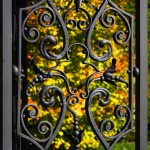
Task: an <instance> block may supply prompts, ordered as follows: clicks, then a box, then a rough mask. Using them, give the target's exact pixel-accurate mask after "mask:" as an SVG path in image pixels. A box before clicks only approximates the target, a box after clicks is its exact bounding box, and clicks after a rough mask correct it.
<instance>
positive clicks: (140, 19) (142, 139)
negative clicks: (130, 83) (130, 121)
mask: <svg viewBox="0 0 150 150" xmlns="http://www.w3.org/2000/svg"><path fill="white" fill-rule="evenodd" d="M147 14H148V0H139V1H136V65H137V67H138V68H139V70H140V75H139V77H137V80H136V150H147V149H148V127H147V126H148V124H147V123H148V122H147V120H148V117H147V114H148V113H147V107H148V103H147V74H148V52H147V49H148V46H147V45H148V43H147V42H148V40H147V39H148V31H147V23H148V22H147V19H148V16H147Z"/></svg>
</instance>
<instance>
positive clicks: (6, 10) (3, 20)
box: [0, 0, 12, 150]
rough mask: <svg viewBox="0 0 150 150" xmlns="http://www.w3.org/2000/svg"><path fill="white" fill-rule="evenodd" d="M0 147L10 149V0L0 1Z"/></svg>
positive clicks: (3, 149) (4, 149) (5, 149)
mask: <svg viewBox="0 0 150 150" xmlns="http://www.w3.org/2000/svg"><path fill="white" fill-rule="evenodd" d="M0 61H1V63H0V70H1V73H0V119H1V121H0V132H1V134H0V136H1V138H0V139H1V140H0V149H2V150H12V1H11V0H1V1H0Z"/></svg>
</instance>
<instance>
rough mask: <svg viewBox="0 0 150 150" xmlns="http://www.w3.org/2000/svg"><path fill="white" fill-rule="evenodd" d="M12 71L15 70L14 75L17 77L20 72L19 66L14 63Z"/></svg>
mask: <svg viewBox="0 0 150 150" xmlns="http://www.w3.org/2000/svg"><path fill="white" fill-rule="evenodd" d="M12 71H13V76H14V77H15V78H16V77H17V76H18V74H19V70H18V67H17V66H15V65H13V68H12Z"/></svg>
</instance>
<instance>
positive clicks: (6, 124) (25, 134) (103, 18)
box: [2, 0, 147, 150]
mask: <svg viewBox="0 0 150 150" xmlns="http://www.w3.org/2000/svg"><path fill="white" fill-rule="evenodd" d="M7 2H8V1H6V0H5V1H3V4H4V5H3V21H4V24H3V25H2V26H3V35H4V36H5V37H6V38H5V37H2V39H3V44H2V45H3V54H6V49H7V50H8V51H9V50H10V46H9V45H7V44H6V41H7V39H8V42H9V44H11V41H12V40H11V36H10V37H8V36H7V35H8V34H7V33H6V32H5V31H6V24H7V25H8V22H7V21H8V20H7V19H10V18H11V17H10V16H9V15H8V16H7V15H6V8H10V7H11V6H10V3H7ZM146 2H147V1H144V3H139V4H137V8H140V9H139V11H141V9H143V7H145V6H146ZM86 4H87V5H89V6H90V7H91V8H93V10H95V15H94V16H91V15H90V12H88V11H87V10H85V9H84V7H83V5H86ZM6 5H8V6H6ZM72 5H74V7H71V6H72ZM42 9H43V10H45V11H42ZM9 10H11V9H9ZM61 10H63V11H64V14H63V13H61V14H60V11H61ZM71 11H74V12H76V13H79V12H83V13H84V15H85V16H86V19H88V21H85V20H80V19H79V20H75V19H69V20H67V19H68V18H67V15H68V14H69V13H70V12H71ZM139 11H137V12H138V14H139ZM146 11H147V9H146V7H145V11H143V13H141V15H140V16H139V19H137V21H138V23H139V25H141V26H140V27H139V26H138V25H137V30H138V29H139V28H140V29H141V30H140V32H138V34H137V35H139V36H138V37H137V41H138V42H137V48H140V49H142V48H145V50H142V51H140V50H139V52H140V53H138V52H137V58H140V60H141V61H137V62H138V63H137V67H138V68H139V69H140V76H139V77H138V81H139V84H140V87H142V88H144V89H145V90H144V92H143V90H141V89H139V88H138V87H137V89H139V91H138V93H137V95H138V96H137V99H140V105H139V104H137V118H138V115H139V116H140V117H139V119H137V129H139V128H140V129H141V130H140V132H137V133H138V134H137V135H138V136H143V135H145V134H146V131H147V127H146V115H147V114H146V100H145V101H144V103H143V99H146V97H145V95H146V94H145V92H146V86H145V84H146V83H145V82H146V77H147V65H146V64H147V61H146V59H145V56H146V55H147V51H146V50H147V47H146V46H145V45H146V41H147V36H146V31H147V28H146V23H145V22H146ZM8 12H9V11H8ZM107 12H113V13H112V14H111V15H108V14H107ZM9 14H10V12H9ZM16 14H17V15H18V16H17V15H16V16H17V17H18V18H17V17H16V18H17V19H16V21H17V28H19V31H18V33H19V34H18V44H19V45H18V48H16V47H15V48H16V49H17V52H16V50H15V53H18V56H17V57H18V62H17V63H16V66H17V67H16V66H13V71H14V72H13V73H14V78H15V83H16V82H17V84H18V87H17V88H18V90H16V91H17V134H18V137H17V140H16V139H15V141H14V143H16V141H18V142H17V143H18V145H17V146H15V148H17V149H35V148H36V149H37V148H38V149H43V150H44V149H45V150H46V149H50V146H51V144H52V143H55V140H56V137H57V134H58V131H59V130H62V129H61V127H62V125H63V121H64V119H65V117H66V114H67V113H68V112H70V113H71V114H72V117H73V124H70V125H69V126H70V127H71V128H72V130H71V131H69V130H68V131H66V130H65V131H64V130H62V131H63V134H64V136H66V137H68V139H69V140H70V143H71V144H73V147H74V149H79V148H80V143H81V141H82V138H83V137H84V132H85V130H87V128H86V127H81V124H80V119H81V118H80V116H79V114H78V113H77V112H76V111H75V110H74V109H73V108H72V107H71V106H72V105H75V104H76V105H79V102H80V101H81V99H82V100H84V101H85V107H84V112H85V114H86V118H87V121H88V125H89V126H91V128H92V131H93V132H94V134H95V138H96V139H97V140H99V141H100V142H101V143H102V145H103V147H104V148H105V149H112V148H113V146H114V145H115V143H117V142H118V141H119V140H121V138H122V137H123V136H124V135H126V134H127V133H129V132H130V131H131V130H132V126H133V118H132V117H133V75H134V76H138V74H139V73H138V72H139V70H138V68H136V67H135V68H133V17H132V15H130V14H128V13H127V12H125V11H123V10H122V9H121V8H120V7H118V6H116V5H115V4H114V3H113V2H112V1H111V0H104V1H103V2H102V3H101V4H100V6H98V7H95V6H93V5H91V4H90V3H89V2H88V1H80V0H79V1H75V3H74V2H73V1H70V3H68V5H67V6H65V7H59V8H58V7H56V6H55V3H53V1H51V0H42V1H40V2H39V3H36V4H34V3H32V6H30V7H26V8H19V14H18V13H17V11H16ZM31 14H32V15H35V16H37V21H38V23H39V26H40V28H48V27H51V26H57V30H59V31H61V32H60V35H61V38H60V39H58V37H57V36H56V37H55V36H54V35H52V34H51V33H50V34H48V35H43V33H41V30H40V28H39V27H38V28H36V27H34V21H33V27H31V26H28V24H27V22H28V20H29V19H32V17H31V16H32V15H31ZM6 16H7V17H6ZM143 16H145V17H143ZM5 17H6V18H5ZM115 18H121V20H122V22H123V23H124V24H125V30H124V29H123V30H122V31H117V32H115V33H114V35H113V36H112V37H111V38H112V39H111V40H110V39H109V38H103V37H105V35H100V36H101V38H100V40H99V42H98V43H96V44H97V48H98V49H100V50H102V49H103V48H105V47H106V50H105V51H103V50H102V51H103V53H100V54H99V55H96V54H95V51H93V45H92V37H93V33H95V30H96V24H97V22H99V24H100V26H102V27H103V28H106V29H107V30H108V31H109V28H112V27H114V25H115V23H116V22H115ZM137 18H138V15H137ZM116 20H117V19H116ZM10 21H11V19H10ZM143 23H144V24H143ZM8 29H10V30H7V31H8V32H10V33H12V32H11V27H10V26H9V25H8ZM74 29H75V30H76V29H78V30H81V31H83V35H84V33H85V32H86V36H85V39H84V40H83V41H84V42H83V41H73V42H72V41H70V37H69V32H70V30H74ZM15 30H16V29H15ZM142 31H145V32H142ZM140 36H141V39H140V38H139V37H140ZM142 37H143V38H142ZM59 40H60V41H61V42H62V43H63V44H62V45H63V46H62V47H61V50H60V51H58V52H57V53H56V52H55V51H51V50H50V49H51V48H54V47H55V46H57V43H58V42H59ZM143 40H144V41H143ZM112 41H113V42H112ZM15 42H16V41H15ZM16 43H17V42H16ZM30 43H32V44H35V45H36V44H37V45H38V46H39V50H37V51H38V52H37V53H38V57H41V58H42V60H43V61H44V59H45V61H49V62H50V63H53V62H54V61H55V62H56V63H55V66H54V67H52V68H48V69H46V70H45V69H43V67H41V66H40V63H39V62H38V59H37V58H36V57H37V53H36V52H34V50H33V51H32V52H30V51H28V50H29V47H30ZM112 43H113V44H112ZM114 43H115V44H117V45H127V46H128V52H129V54H128V57H127V58H128V62H129V64H128V70H125V72H124V73H125V74H126V73H127V74H126V75H125V77H120V76H119V75H118V74H117V73H116V69H117V63H118V61H119V57H116V56H115V55H114V52H115V50H114ZM7 46H8V47H7ZM75 46H76V47H80V48H79V49H80V50H81V49H82V50H83V52H82V53H83V54H82V55H84V58H83V60H82V61H81V63H82V64H84V65H86V66H90V68H92V69H93V70H94V72H93V73H91V74H90V75H89V76H88V77H87V79H86V82H85V83H84V84H85V89H84V91H82V92H79V88H78V89H77V88H76V87H75V86H74V87H73V89H72V88H71V86H72V85H73V84H72V83H71V82H70V79H69V78H68V74H67V72H65V71H64V70H61V69H59V67H58V66H59V65H61V64H63V63H64V62H69V61H71V58H70V56H71V53H72V51H73V50H72V49H74V47H75ZM6 47H7V48H6ZM35 51H36V50H35ZM33 53H34V54H33ZM29 54H32V55H29ZM138 54H140V55H138ZM11 55H12V54H11V53H9V52H8V55H3V60H4V62H3V67H2V70H3V75H2V78H3V89H2V91H3V111H2V112H3V113H2V114H3V117H2V118H3V128H2V130H3V133H4V136H3V140H2V142H3V149H11V148H10V147H12V145H11V141H12V140H13V139H12V137H11V134H10V132H11V122H12V120H11V117H10V114H9V113H8V111H6V109H9V110H11V107H10V105H12V104H11V102H10V103H9V102H8V101H9V100H10V97H9V96H10V95H11V92H12V88H11V73H9V72H10V71H11V69H10V66H11V65H12V63H11V62H10V61H11V58H10V56H11ZM6 56H8V57H6ZM114 56H115V57H114ZM88 59H90V60H91V61H90V62H89V61H88ZM5 62H6V64H5ZM106 62H108V65H106V66H107V67H105V68H103V67H102V68H99V66H97V64H100V63H101V64H104V63H106ZM141 64H145V67H142V65H141ZM5 69H6V70H5ZM29 70H33V71H34V74H30V72H29ZM7 74H8V75H7ZM98 74H100V76H97V75H98ZM6 75H7V76H6ZM9 75H10V76H9ZM17 76H18V78H16V77H17ZM95 76H96V77H95ZM142 76H144V82H143V79H142ZM6 77H7V79H8V80H6V79H5V78H6ZM55 77H56V78H55ZM53 78H55V80H57V81H59V79H57V78H61V80H63V82H64V83H65V86H66V90H65V92H64V91H63V90H64V88H63V87H58V85H55V84H48V83H46V82H47V80H51V79H53ZM6 81H9V83H10V86H9V88H7V90H8V93H9V92H10V93H9V94H8V93H7V92H6V86H7V87H8V85H9V84H8V83H6ZM95 82H96V83H97V82H99V83H98V84H99V86H98V87H96V88H93V89H92V88H91V87H90V86H91V84H93V83H95ZM137 83H138V82H137ZM70 85H71V86H70ZM107 85H112V86H117V85H119V86H118V88H122V87H123V86H122V85H126V88H127V89H125V91H127V92H128V95H129V99H128V102H127V104H125V103H124V104H120V105H118V106H115V109H114V112H113V113H114V117H115V118H116V119H118V120H119V119H122V118H123V120H125V123H124V125H123V127H122V128H120V130H119V129H118V130H117V132H116V134H115V135H111V136H108V134H105V133H106V132H108V133H109V132H111V131H113V130H115V124H114V122H113V120H111V119H110V118H104V119H101V120H95V116H94V114H93V111H92V106H93V104H94V103H95V101H96V100H97V103H98V105H99V107H102V108H104V109H105V108H106V107H107V106H108V105H110V104H112V100H111V97H112V95H113V92H114V91H110V89H107V88H108V87H107ZM137 85H138V84H137ZM35 87H36V88H35ZM35 90H36V93H34V92H35ZM32 93H34V94H37V96H36V99H38V101H40V104H39V105H36V104H35V102H34V101H32V102H29V99H30V97H32ZM6 97H7V98H6ZM95 99H96V100H95ZM8 103H9V104H8ZM6 105H7V106H6ZM56 106H57V107H59V108H60V109H59V113H58V114H59V117H58V121H56V122H55V123H54V124H51V122H50V119H51V117H50V119H47V120H45V119H44V118H43V120H42V121H39V122H36V123H37V125H36V126H32V125H31V124H29V121H30V120H34V119H36V118H37V117H38V115H39V110H40V109H39V107H44V108H49V107H50V108H52V107H54V108H56ZM141 108H142V111H143V112H144V114H143V113H142V112H141ZM45 110H46V109H45ZM138 110H139V112H140V113H138ZM14 112H15V111H14ZM143 116H145V117H143ZM6 117H8V118H9V121H8V120H7V121H6ZM14 118H15V117H14ZM141 119H143V123H141ZM139 125H140V126H139ZM35 127H36V128H37V133H38V134H33V133H31V131H30V128H35ZM6 128H7V129H8V130H7V129H6ZM8 132H9V133H8ZM138 136H137V137H138ZM6 137H7V139H12V140H8V141H7V139H6ZM144 137H145V138H142V139H138V138H137V141H138V142H137V146H140V149H143V148H144V149H147V146H146V141H147V139H146V136H144ZM24 139H26V140H27V141H28V142H25V141H24ZM22 142H23V143H22ZM6 143H9V144H6ZM25 143H26V144H27V145H25ZM22 144H23V145H22ZM7 146H10V147H9V148H6V147H7ZM25 146H26V147H25ZM137 149H138V148H137Z"/></svg>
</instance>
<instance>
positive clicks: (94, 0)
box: [27, 0, 150, 150]
mask: <svg viewBox="0 0 150 150" xmlns="http://www.w3.org/2000/svg"><path fill="white" fill-rule="evenodd" d="M89 1H90V0H89ZM32 2H34V3H37V2H39V1H38V0H32ZM54 2H55V5H56V6H57V7H63V6H64V5H65V4H66V5H67V3H68V0H54ZM113 2H114V3H116V4H117V5H118V6H120V7H121V8H122V9H123V10H125V11H127V12H129V13H130V14H132V15H133V16H135V1H134V0H124V1H122V0H113ZM27 3H28V5H29V6H30V5H31V3H30V1H29V0H27ZM90 3H91V4H92V5H93V6H94V7H98V6H100V4H101V3H102V0H91V1H90ZM73 6H74V3H72V4H71V5H70V6H69V8H71V7H73ZM149 6H150V1H149ZM82 7H83V8H84V9H85V10H87V11H88V12H89V14H90V15H91V16H93V15H94V14H95V12H96V10H94V9H93V8H91V7H89V6H88V5H86V3H83V4H82ZM40 11H41V12H39V13H42V12H43V10H42V9H41V10H40ZM65 11H66V10H61V9H59V13H60V14H61V15H63V14H64V12H65ZM36 15H37V14H36ZM36 15H35V14H34V13H33V14H32V15H31V16H30V17H29V19H28V21H27V26H28V27H35V28H37V29H38V30H39V31H40V34H41V35H40V36H41V37H40V40H41V39H42V38H43V37H45V36H47V35H53V36H54V37H55V38H56V40H57V45H56V46H54V47H53V48H52V49H51V51H52V52H53V53H54V54H59V52H60V51H61V49H62V48H63V46H64V41H63V31H62V30H61V28H59V27H58V24H57V23H56V24H54V26H52V27H47V28H45V27H42V26H41V25H40V24H39V23H38V19H37V17H36ZM149 15H150V11H149ZM78 16H81V18H82V19H83V18H84V20H85V21H86V20H87V19H88V18H86V17H87V16H86V15H85V14H84V13H83V14H82V13H81V12H78V13H76V11H72V12H71V13H70V14H69V17H68V18H73V19H77V20H78V19H79V18H78ZM117 19H118V20H119V18H117ZM149 22H150V19H149ZM96 26H97V28H96V29H95V30H94V31H93V33H92V43H91V45H92V50H93V52H94V53H95V54H96V55H102V53H106V50H107V48H108V47H107V46H106V47H105V48H104V49H105V50H104V51H103V50H102V53H99V52H100V51H99V48H98V43H99V41H100V40H102V39H108V40H109V41H110V42H111V43H112V46H113V50H114V51H113V55H112V58H116V59H117V64H116V65H117V68H116V75H119V76H121V77H123V78H124V79H125V80H128V75H127V73H126V72H127V71H128V67H129V66H128V65H129V64H128V59H129V55H128V46H129V43H127V44H124V45H118V44H116V43H115V42H114V40H113V34H114V33H115V32H116V31H118V30H120V29H122V30H124V28H125V27H124V23H123V22H122V21H121V20H119V21H118V22H117V23H116V25H115V26H114V27H113V28H104V27H103V26H101V25H100V23H99V22H97V23H96ZM68 27H70V26H69V25H68ZM83 28H84V26H83ZM68 34H69V40H70V43H74V42H80V43H83V44H84V39H85V36H86V31H82V30H79V29H77V28H75V29H74V30H68ZM149 35H150V27H149ZM149 38H150V36H149ZM40 40H39V41H40ZM39 41H37V42H36V43H28V45H27V58H28V60H29V61H28V71H27V72H28V84H30V83H31V82H32V81H33V79H34V78H36V76H37V75H36V74H35V72H34V69H33V66H32V65H31V62H30V59H31V58H32V57H34V60H35V63H36V65H37V66H38V67H40V68H41V69H43V70H45V71H49V70H50V69H52V68H53V67H55V66H56V65H57V64H58V63H59V62H58V61H49V60H46V59H45V58H44V57H42V56H41V53H40V51H39ZM149 53H150V40H149ZM69 57H70V61H69V62H64V63H61V64H60V65H59V66H58V67H57V70H61V71H63V72H64V73H66V76H67V77H68V79H69V83H70V89H72V88H77V94H76V95H77V96H78V97H80V94H81V93H83V92H85V88H86V87H85V83H86V79H87V78H88V77H89V76H90V75H91V74H92V73H94V72H95V70H94V69H93V67H91V66H90V65H85V64H83V63H82V61H83V59H84V58H85V53H83V48H82V47H81V46H73V47H71V52H70V54H69ZM112 58H111V59H110V60H108V61H106V62H104V63H99V62H95V61H93V60H92V59H90V58H89V59H88V62H89V63H93V64H94V65H95V66H96V67H97V68H98V69H100V70H101V71H102V73H103V72H104V71H105V70H106V69H107V68H108V67H109V66H110V65H111V60H112ZM149 58H150V56H149ZM62 60H63V61H65V58H63V59H62ZM149 69H150V59H149ZM102 73H101V74H98V75H97V76H95V78H98V77H100V76H102ZM149 76H150V74H149ZM148 81H149V82H148V86H149V87H150V77H149V78H148ZM45 85H55V86H58V87H60V88H61V89H62V91H63V92H64V95H65V97H67V96H68V92H67V91H66V85H65V84H64V80H63V79H61V78H58V77H54V78H50V79H48V80H47V81H45V82H44V83H43V84H41V85H39V87H38V90H39V91H40V90H41V89H42V87H43V86H45ZM97 87H105V88H106V89H107V90H108V91H109V92H110V93H111V102H110V104H109V105H108V106H106V107H104V108H103V107H100V106H99V105H98V103H96V102H95V103H93V104H92V113H93V114H94V119H95V121H96V122H100V121H101V120H103V119H105V118H109V119H111V120H113V121H114V122H115V130H113V131H112V132H110V133H106V135H115V134H116V133H117V132H118V130H119V129H120V128H121V127H122V126H123V125H124V123H125V120H124V119H121V120H118V119H116V118H115V116H114V113H113V112H114V108H115V106H117V105H119V104H125V105H128V104H129V103H128V89H127V88H125V85H124V84H121V83H117V88H116V87H115V86H113V85H110V84H108V83H105V82H103V83H100V82H94V83H92V84H91V86H90V90H92V89H95V88H97ZM29 92H30V93H32V95H31V96H29V97H28V103H29V104H31V103H33V104H36V105H37V106H38V107H39V114H38V118H35V119H31V118H29V119H28V126H29V130H30V132H31V133H32V134H33V135H35V137H36V138H45V135H41V134H39V133H38V132H37V129H36V128H35V127H36V125H37V122H40V121H42V120H48V121H50V122H51V123H52V125H53V126H55V125H56V124H57V120H58V117H59V114H60V112H61V109H60V107H59V105H58V104H56V105H55V106H53V107H52V108H51V107H50V108H47V107H43V105H42V104H41V102H40V100H39V95H38V92H37V88H36V87H35V86H34V87H32V88H31V89H30V91H29ZM148 98H149V104H150V88H149V91H148ZM58 101H59V98H58ZM84 107H85V100H84V99H82V98H80V100H79V103H78V104H76V105H74V106H72V109H73V110H75V111H76V112H77V114H78V117H79V127H80V129H85V133H84V136H83V140H82V142H81V144H80V147H81V149H89V150H90V149H91V150H92V149H98V148H99V147H100V142H99V141H98V140H96V139H95V135H94V133H93V131H92V130H91V128H90V125H89V123H88V120H87V118H86V112H85V108H84ZM29 109H30V108H29ZM97 110H98V111H97ZM149 117H150V110H149ZM149 124H150V119H149ZM62 130H67V131H70V132H72V130H73V117H72V114H71V113H70V112H67V114H66V117H65V120H64V121H63V125H62V128H61V131H59V133H58V135H57V138H56V140H55V141H54V142H53V145H52V147H53V149H71V143H70V141H69V139H68V138H66V136H65V135H64V133H63V132H62ZM125 140H126V141H134V130H133V132H132V133H130V134H128V135H127V136H126V137H125Z"/></svg>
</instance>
